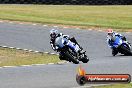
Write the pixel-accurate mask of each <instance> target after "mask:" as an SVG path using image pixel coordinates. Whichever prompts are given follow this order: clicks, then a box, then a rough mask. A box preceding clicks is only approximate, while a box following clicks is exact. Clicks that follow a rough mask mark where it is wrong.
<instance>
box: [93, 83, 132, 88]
mask: <svg viewBox="0 0 132 88" xmlns="http://www.w3.org/2000/svg"><path fill="white" fill-rule="evenodd" d="M92 88H132V83H130V84H113V85H108V86H107V85H106V86H99V87H92Z"/></svg>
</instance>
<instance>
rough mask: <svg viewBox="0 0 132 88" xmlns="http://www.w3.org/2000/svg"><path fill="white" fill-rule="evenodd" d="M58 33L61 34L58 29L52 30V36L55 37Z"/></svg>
mask: <svg viewBox="0 0 132 88" xmlns="http://www.w3.org/2000/svg"><path fill="white" fill-rule="evenodd" d="M58 34H59V33H58V30H56V29H51V30H50V37H52V38H55V37H56V36H57V35H58Z"/></svg>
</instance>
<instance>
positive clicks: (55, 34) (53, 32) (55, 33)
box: [50, 29, 82, 60]
mask: <svg viewBox="0 0 132 88" xmlns="http://www.w3.org/2000/svg"><path fill="white" fill-rule="evenodd" d="M58 37H63V38H66V39H68V40H70V41H71V42H73V43H75V44H77V45H78V46H79V48H78V49H76V50H75V51H76V52H78V53H79V54H80V53H81V51H82V47H80V45H79V44H78V43H77V41H76V39H75V38H74V37H70V36H69V35H64V34H62V33H59V32H58V30H55V29H52V30H51V31H50V45H51V47H52V49H53V50H54V51H58V49H59V48H58V47H57V46H56V45H55V40H56V38H58ZM59 58H60V60H64V58H63V56H62V55H61V53H60V54H59Z"/></svg>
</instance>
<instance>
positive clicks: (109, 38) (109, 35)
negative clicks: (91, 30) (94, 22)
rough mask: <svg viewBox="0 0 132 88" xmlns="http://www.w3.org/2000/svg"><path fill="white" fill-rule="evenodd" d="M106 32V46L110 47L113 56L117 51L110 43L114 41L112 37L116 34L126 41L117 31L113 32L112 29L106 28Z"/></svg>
mask: <svg viewBox="0 0 132 88" xmlns="http://www.w3.org/2000/svg"><path fill="white" fill-rule="evenodd" d="M107 33H108V36H107V43H108V46H109V47H110V48H111V49H112V55H113V56H115V55H116V54H117V53H118V51H117V49H116V48H114V47H113V45H112V43H113V42H114V41H113V38H114V37H115V36H118V37H120V38H121V39H122V40H123V41H126V37H125V36H123V35H122V34H119V33H116V32H114V31H113V30H112V29H108V30H107Z"/></svg>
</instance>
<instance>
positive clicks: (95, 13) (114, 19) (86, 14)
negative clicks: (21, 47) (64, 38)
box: [0, 5, 132, 29]
mask: <svg viewBox="0 0 132 88" xmlns="http://www.w3.org/2000/svg"><path fill="white" fill-rule="evenodd" d="M0 19H3V20H16V21H27V22H37V23H46V24H61V25H72V26H84V27H99V28H100V27H101V28H117V29H132V6H131V5H127V6H114V5H113V6H77V5H74V6H72V5H0Z"/></svg>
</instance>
